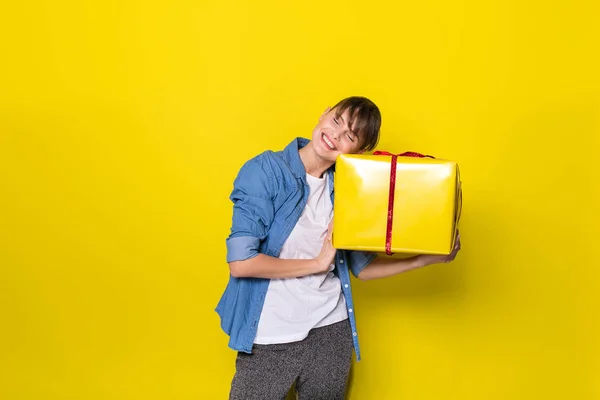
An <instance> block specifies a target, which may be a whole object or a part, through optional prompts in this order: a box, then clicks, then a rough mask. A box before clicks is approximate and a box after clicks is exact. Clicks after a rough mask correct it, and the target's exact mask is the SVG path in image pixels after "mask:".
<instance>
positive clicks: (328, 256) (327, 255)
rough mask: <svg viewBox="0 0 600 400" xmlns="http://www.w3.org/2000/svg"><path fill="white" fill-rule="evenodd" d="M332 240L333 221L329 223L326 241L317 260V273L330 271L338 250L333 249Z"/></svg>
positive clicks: (324, 240)
mask: <svg viewBox="0 0 600 400" xmlns="http://www.w3.org/2000/svg"><path fill="white" fill-rule="evenodd" d="M332 238H333V220H332V221H331V222H330V223H329V227H328V228H327V232H326V234H325V239H323V247H321V252H320V253H319V255H318V256H317V258H315V261H316V262H317V273H321V272H326V271H329V269H330V266H331V265H332V264H333V261H334V259H335V254H336V251H337V250H336V249H335V247H333V243H332Z"/></svg>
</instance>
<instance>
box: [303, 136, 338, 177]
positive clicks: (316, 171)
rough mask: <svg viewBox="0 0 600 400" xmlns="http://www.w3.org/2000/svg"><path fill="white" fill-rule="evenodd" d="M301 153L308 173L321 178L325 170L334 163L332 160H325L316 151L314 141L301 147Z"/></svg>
mask: <svg viewBox="0 0 600 400" xmlns="http://www.w3.org/2000/svg"><path fill="white" fill-rule="evenodd" d="M299 154H300V160H302V164H304V169H305V170H306V173H308V174H309V175H312V176H314V177H317V178H321V177H322V176H323V174H324V173H325V171H327V170H328V169H329V168H330V167H331V166H332V165H333V163H332V162H330V161H327V160H323V159H322V158H321V157H319V156H318V155H317V154H316V153H315V151H314V149H313V143H312V141H311V142H309V143H308V144H307V145H306V146H304V147H303V148H301V149H300V150H299Z"/></svg>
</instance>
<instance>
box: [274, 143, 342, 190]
mask: <svg viewBox="0 0 600 400" xmlns="http://www.w3.org/2000/svg"><path fill="white" fill-rule="evenodd" d="M308 143H310V140H308V139H306V138H303V137H298V138H296V139H294V140H292V142H291V143H290V144H288V145H287V146H286V147H285V149H284V150H283V158H284V160H285V161H286V162H287V163H288V165H289V166H290V168H291V170H292V173H293V174H294V176H295V177H296V178H299V179H302V181H303V182H306V168H304V164H303V163H302V159H301V158H300V153H299V151H300V149H301V148H303V147H304V146H306V145H307V144H308ZM334 170H335V164H333V165H332V166H331V167H330V168H329V169H328V170H327V171H325V172H326V173H327V175H328V176H329V182H333V171H334ZM330 192H333V185H332V184H330Z"/></svg>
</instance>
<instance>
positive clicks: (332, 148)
mask: <svg viewBox="0 0 600 400" xmlns="http://www.w3.org/2000/svg"><path fill="white" fill-rule="evenodd" d="M321 139H323V143H325V144H326V145H327V147H329V150H337V148H336V147H335V146H334V144H333V142H332V141H331V140H329V138H328V137H327V136H326V135H325V134H324V133H321Z"/></svg>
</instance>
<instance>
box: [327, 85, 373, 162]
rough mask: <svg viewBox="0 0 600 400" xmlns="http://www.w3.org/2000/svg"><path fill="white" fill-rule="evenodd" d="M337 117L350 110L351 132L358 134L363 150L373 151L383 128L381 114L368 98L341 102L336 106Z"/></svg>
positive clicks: (355, 97)
mask: <svg viewBox="0 0 600 400" xmlns="http://www.w3.org/2000/svg"><path fill="white" fill-rule="evenodd" d="M333 110H335V114H336V117H338V118H339V117H340V115H342V114H343V113H344V111H346V110H348V114H350V121H349V123H348V125H349V127H350V130H352V131H353V132H356V135H357V136H358V140H360V141H361V147H360V149H361V150H366V151H369V150H373V149H374V148H375V146H377V143H378V142H379V128H380V127H381V113H380V112H379V108H378V107H377V106H376V105H375V103H373V102H372V101H371V100H369V99H367V98H366V97H361V96H352V97H347V98H345V99H343V100H341V101H339V102H338V103H337V104H336V105H335V106H333Z"/></svg>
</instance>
